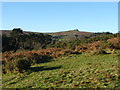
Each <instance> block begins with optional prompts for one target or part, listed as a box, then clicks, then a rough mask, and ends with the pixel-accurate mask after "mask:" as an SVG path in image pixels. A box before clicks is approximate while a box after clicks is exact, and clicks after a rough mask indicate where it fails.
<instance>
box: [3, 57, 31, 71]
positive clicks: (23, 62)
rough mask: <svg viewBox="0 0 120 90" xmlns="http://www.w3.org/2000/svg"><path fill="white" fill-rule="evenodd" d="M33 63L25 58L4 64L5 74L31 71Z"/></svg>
mask: <svg viewBox="0 0 120 90" xmlns="http://www.w3.org/2000/svg"><path fill="white" fill-rule="evenodd" d="M30 66H31V63H30V62H29V61H28V60H27V59H25V58H19V59H15V60H12V61H9V62H7V63H4V64H3V72H4V73H6V72H23V71H24V70H28V69H30Z"/></svg>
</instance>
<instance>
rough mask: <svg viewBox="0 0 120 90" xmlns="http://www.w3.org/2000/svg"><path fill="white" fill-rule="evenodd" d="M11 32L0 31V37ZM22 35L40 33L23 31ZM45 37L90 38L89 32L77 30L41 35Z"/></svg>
mask: <svg viewBox="0 0 120 90" xmlns="http://www.w3.org/2000/svg"><path fill="white" fill-rule="evenodd" d="M11 31H12V30H1V31H0V32H1V33H0V35H4V34H6V35H7V36H9V35H10V32H11ZM23 33H24V34H29V33H40V32H28V31H23ZM43 34H45V35H51V36H52V37H53V39H55V40H62V41H66V40H67V41H73V40H77V39H82V38H89V37H90V36H91V34H92V33H91V32H83V31H79V30H78V29H76V30H68V31H62V32H53V33H43Z"/></svg>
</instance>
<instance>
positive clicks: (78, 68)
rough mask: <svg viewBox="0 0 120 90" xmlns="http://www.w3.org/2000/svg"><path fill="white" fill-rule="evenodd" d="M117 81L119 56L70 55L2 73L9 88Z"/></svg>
mask: <svg viewBox="0 0 120 90" xmlns="http://www.w3.org/2000/svg"><path fill="white" fill-rule="evenodd" d="M118 83H119V82H118V56H116V55H95V56H88V55H71V56H67V57H63V58H60V59H54V61H51V62H47V63H42V64H36V65H33V66H32V72H31V73H24V74H20V73H19V74H17V75H15V74H6V75H3V87H6V88H31V87H32V88H47V87H49V88H50V87H60V88H65V87H66V88H69V87H70V88H73V87H74V88H76V87H78V88H86V87H87V88H88V87H92V88H94V87H100V88H106V87H109V88H112V87H117V86H118Z"/></svg>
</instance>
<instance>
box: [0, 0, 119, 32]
mask: <svg viewBox="0 0 120 90" xmlns="http://www.w3.org/2000/svg"><path fill="white" fill-rule="evenodd" d="M13 28H21V29H23V30H24V31H32V32H59V31H67V30H74V29H79V31H86V32H112V33H117V32H118V3H117V2H3V3H2V27H0V30H12V29H13Z"/></svg>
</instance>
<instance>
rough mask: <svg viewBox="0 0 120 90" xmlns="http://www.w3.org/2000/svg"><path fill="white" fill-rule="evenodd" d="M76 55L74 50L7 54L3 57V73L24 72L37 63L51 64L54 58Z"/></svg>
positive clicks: (53, 49)
mask: <svg viewBox="0 0 120 90" xmlns="http://www.w3.org/2000/svg"><path fill="white" fill-rule="evenodd" d="M74 53H76V52H75V51H73V50H69V49H61V48H50V49H41V50H32V51H23V52H22V51H21V52H15V53H13V52H5V53H3V54H2V57H3V60H2V62H3V72H8V71H10V72H14V71H18V72H22V71H23V70H28V69H29V68H30V66H31V65H33V64H35V63H44V62H49V61H50V60H51V59H52V58H59V57H62V56H66V55H70V54H74Z"/></svg>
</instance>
